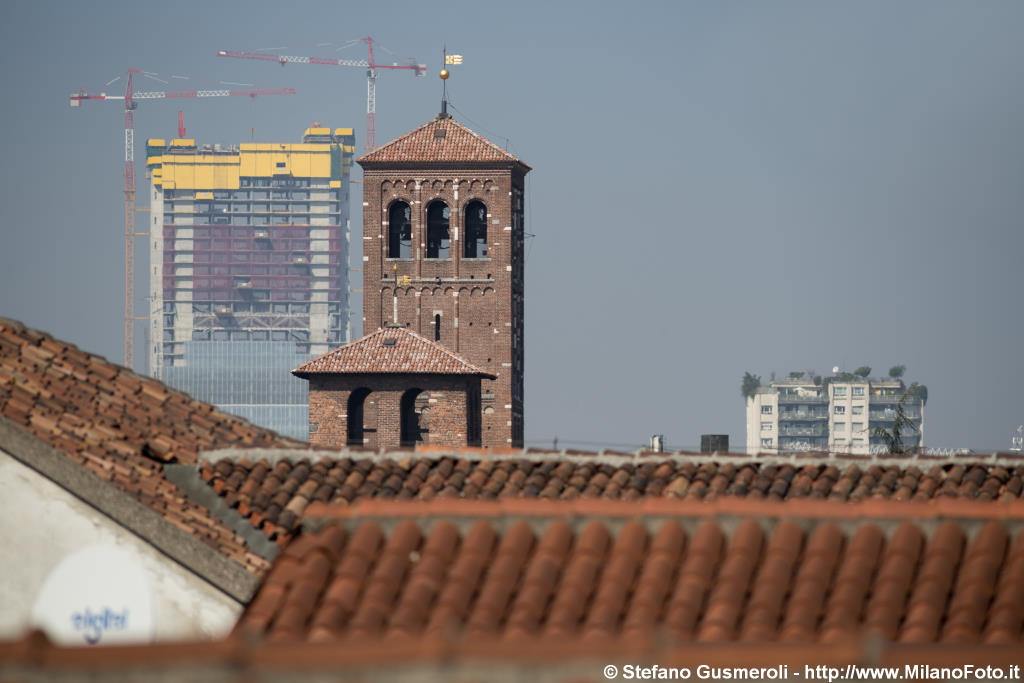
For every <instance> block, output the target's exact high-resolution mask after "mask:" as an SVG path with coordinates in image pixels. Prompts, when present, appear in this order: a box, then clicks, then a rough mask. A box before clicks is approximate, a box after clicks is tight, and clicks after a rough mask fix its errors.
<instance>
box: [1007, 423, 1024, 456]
mask: <svg viewBox="0 0 1024 683" xmlns="http://www.w3.org/2000/svg"><path fill="white" fill-rule="evenodd" d="M1021 448H1024V425H1021V426H1019V427H1017V432H1016V434H1014V436H1013V437H1012V438H1011V439H1010V450H1011V451H1014V452H1016V453H1020V451H1021Z"/></svg>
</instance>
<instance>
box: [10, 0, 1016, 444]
mask: <svg viewBox="0 0 1024 683" xmlns="http://www.w3.org/2000/svg"><path fill="white" fill-rule="evenodd" d="M0 18H2V21H0V32H2V41H0V54H2V59H3V66H4V73H5V79H4V80H5V92H4V100H5V102H4V106H3V109H2V114H0V116H2V124H3V130H4V132H5V134H6V135H5V144H4V154H3V160H2V181H3V182H2V185H0V187H2V193H3V210H2V211H3V213H2V218H3V221H2V227H0V230H2V233H0V234H2V238H0V315H4V316H8V317H13V318H16V319H20V320H22V321H24V322H26V323H27V324H30V325H32V326H35V327H38V328H41V329H43V330H46V331H48V332H51V333H53V334H55V335H57V336H58V337H61V338H63V339H66V340H69V341H72V342H74V343H76V344H78V345H79V346H81V347H83V348H85V349H88V350H90V351H94V352H97V353H100V354H102V355H104V356H107V357H109V358H111V359H113V360H116V361H119V360H120V358H121V339H122V331H121V315H122V296H123V295H122V275H121V273H122V268H123V261H122V240H123V196H122V192H121V186H122V176H121V173H122V164H123V154H124V152H123V132H122V129H123V120H122V110H121V109H120V107H119V105H118V104H116V103H113V102H89V103H86V104H85V105H84V106H83V107H81V108H80V109H71V108H70V107H69V106H68V94H69V93H70V92H73V91H76V90H77V89H78V88H80V87H81V88H86V89H87V90H89V91H94V90H100V89H102V87H103V84H104V83H106V82H107V81H109V80H110V79H111V78H114V77H115V76H116V75H118V74H119V73H122V72H124V71H125V70H126V69H128V68H137V69H143V70H147V71H153V72H158V73H161V74H184V75H189V76H192V77H195V78H197V79H200V80H197V81H195V82H194V84H193V87H197V88H202V87H207V86H208V85H212V83H209V82H208V81H215V80H224V81H235V82H247V83H255V84H258V85H265V86H291V87H294V88H295V89H296V90H297V91H298V94H297V95H294V96H280V97H264V98H261V99H259V100H256V101H250V100H249V99H248V98H219V99H209V100H204V101H194V100H169V99H168V100H159V101H145V102H141V103H140V105H139V108H138V110H137V112H136V139H137V142H138V144H137V150H136V157H137V159H136V164H137V166H138V168H139V169H144V166H145V163H144V146H143V144H142V141H144V140H145V138H147V137H165V138H166V137H173V136H174V135H175V130H176V124H177V112H178V109H183V110H184V112H185V123H186V126H187V128H188V134H189V137H195V138H197V139H198V141H199V142H200V143H213V142H222V143H237V142H241V141H247V140H249V139H250V129H251V128H254V129H255V138H256V140H258V141H259V140H263V141H298V140H299V137H300V136H301V134H302V131H303V130H304V129H305V128H306V127H307V126H309V125H310V124H311V123H312V122H313V121H320V122H322V123H324V124H325V125H330V126H352V127H354V128H356V135H357V141H358V145H359V151H360V153H361V152H362V151H363V149H364V147H363V146H364V144H365V138H364V125H365V96H366V85H365V82H366V79H365V73H364V72H363V71H362V70H360V69H354V68H337V67H326V66H310V65H289V66H288V67H285V68H282V67H279V66H277V65H274V64H270V63H262V62H250V61H244V60H235V59H223V58H217V57H215V53H216V51H217V50H218V49H222V48H229V49H258V48H274V47H284V46H288V50H286V51H285V52H286V53H288V54H299V55H303V54H308V55H317V56H343V57H348V58H353V59H358V58H360V57H363V56H365V54H364V53H363V52H362V50H361V48H360V47H358V46H357V47H354V48H350V49H347V50H344V51H341V52H337V51H336V50H335V48H334V47H330V46H321V47H316V44H318V43H325V42H331V43H335V44H341V43H344V42H345V41H348V40H351V39H358V38H360V37H363V36H367V35H370V36H373V37H374V38H375V39H376V40H379V41H380V43H381V44H383V45H384V46H385V47H387V48H389V49H390V50H392V51H393V52H394V53H395V54H396V55H397V56H398V57H399V58H405V57H415V58H417V60H418V61H420V62H423V63H426V64H428V65H429V67H430V72H429V75H428V76H427V77H426V78H420V79H414V78H413V77H412V76H411V75H409V74H407V73H385V74H383V75H382V76H381V77H380V79H379V80H378V87H377V112H378V113H377V142H378V144H382V143H384V142H386V141H388V140H390V139H392V138H394V137H397V136H398V135H400V134H402V133H405V132H406V131H408V130H410V129H412V128H413V127H415V126H417V125H419V124H421V123H423V122H425V121H426V120H428V119H429V118H431V117H432V116H434V115H435V114H436V113H437V111H438V108H439V99H440V87H439V83H440V82H439V80H438V78H437V76H436V73H437V70H438V68H439V61H440V53H441V48H442V45H444V44H447V46H448V48H449V51H452V52H458V53H461V54H463V55H464V56H465V64H464V65H463V66H461V67H455V69H454V70H453V76H452V78H451V80H450V81H449V92H450V98H451V101H452V103H453V105H454V107H455V110H454V112H453V113H454V115H455V118H456V119H457V120H460V121H461V122H462V123H464V124H466V125H468V126H469V127H470V128H473V129H474V130H476V131H478V132H480V133H482V134H484V135H486V136H488V137H489V138H490V139H492V140H494V141H495V142H497V143H499V144H502V145H504V144H506V141H507V144H508V145H509V150H510V151H511V152H513V153H514V154H516V155H518V156H519V157H520V158H522V159H523V160H524V161H526V162H527V163H528V164H530V165H531V166H533V168H534V171H533V172H532V173H530V175H529V176H528V185H527V192H528V199H527V207H528V211H527V230H528V231H529V232H530V233H533V234H535V235H536V237H533V238H532V239H530V240H529V241H528V243H527V245H528V246H527V250H528V252H527V253H528V257H527V265H526V277H527V296H526V438H527V441H528V442H533V443H538V444H550V443H551V440H552V439H553V438H554V437H555V436H558V437H559V443H560V445H570V444H573V443H575V444H579V445H584V446H589V447H597V446H600V445H601V444H609V445H622V446H631V447H635V446H638V445H640V444H642V443H645V442H646V441H647V438H648V437H649V435H651V434H654V433H662V434H664V435H665V437H666V442H667V445H668V446H669V447H671V448H694V447H696V446H697V445H698V444H699V438H700V434H701V433H728V434H729V435H730V439H731V443H732V445H733V447H734V449H736V448H741V447H742V446H743V443H744V441H745V426H744V408H743V399H742V397H741V395H740V390H739V385H740V378H741V376H742V375H743V372H744V371H747V370H749V371H752V372H754V373H756V374H759V375H761V376H762V377H764V378H765V380H767V379H768V376H769V374H770V373H771V372H772V371H775V372H777V373H778V374H779V375H780V376H781V375H784V374H785V373H787V372H789V371H791V370H805V369H815V370H817V371H818V372H819V373H821V372H826V371H829V370H831V368H832V367H833V366H834V365H838V366H840V367H842V368H843V369H847V370H852V369H853V368H855V367H857V366H859V365H865V364H866V365H871V366H873V367H874V368H875V374H885V372H886V371H887V370H888V368H889V367H890V366H891V365H894V364H897V363H903V364H906V365H907V368H908V370H907V378H908V379H910V380H917V381H920V382H923V383H925V384H927V385H928V387H929V392H930V396H929V402H928V406H927V409H926V418H925V443H926V445H929V446H936V447H969V448H974V449H977V450H993V449H997V448H1002V449H1005V448H1007V447H1008V446H1009V440H1010V436H1011V434H1012V432H1013V431H1014V430H1015V429H1016V427H1017V425H1018V424H1021V423H1022V422H1024V399H1022V397H1024V360H1022V358H1021V339H1022V337H1024V311H1022V307H1021V303H1020V299H1021V292H1022V268H1021V263H1022V260H1024V231H1022V216H1024V40H1022V39H1021V36H1022V35H1024V3H1021V2H1019V1H1017V0H1007V1H1005V2H995V1H990V0H981V1H978V2H964V1H959V2H942V1H938V0H920V1H916V2H893V1H892V0H879V1H875V2H870V1H868V2H864V1H858V2H852V1H850V2H828V3H824V2H818V1H817V0H807V1H806V2H725V1H722V0H713V1H712V0H708V1H706V2H659V3H651V2H636V1H634V2H621V3H614V4H610V3H609V4H604V5H602V4H597V3H593V2H572V3H568V2H567V3H561V2H550V0H548V1H545V2H515V3H509V2H486V1H482V0H475V1H473V2H442V3H425V2H416V3H412V2H408V3H406V2H337V1H335V2H316V3H286V2H280V1H275V2H244V3H243V2H189V1H175V2H159V3H157V2H145V1H141V2H140V1H135V2H124V3H120V2H118V3H115V2H90V3H79V2H41V1H40V2H24V1H11V0H8V1H7V2H4V3H3V4H2V6H0ZM388 59H390V56H389V55H388V53H386V52H384V53H378V60H379V61H386V60H388ZM202 79H207V80H206V81H204V80H202ZM119 87H121V86H120V84H117V85H114V86H110V87H109V88H107V91H108V92H109V93H111V94H114V93H118V94H123V91H119ZM136 88H137V89H139V90H161V89H164V86H163V85H162V84H160V83H158V82H155V81H146V80H145V79H143V80H141V81H139V82H138V83H137V85H136ZM355 177H357V178H358V177H360V174H359V172H358V170H357V171H356V176H355ZM137 183H138V187H139V196H140V201H139V203H140V205H143V206H144V205H145V204H146V203H147V202H146V199H145V197H146V194H145V188H146V187H147V181H146V180H145V178H144V174H143V172H142V170H140V171H139V173H138V180H137ZM352 190H353V202H352V204H353V211H352V216H351V219H352V227H353V234H354V235H355V236H356V239H353V240H352V244H353V247H355V248H356V249H359V248H361V247H360V240H359V239H358V236H359V234H360V232H361V226H362V217H361V214H360V210H359V209H360V200H359V194H360V193H361V186H360V185H353V186H352ZM145 215H146V214H141V216H143V217H144V216H145ZM140 229H141V228H140ZM138 246H139V249H138V258H137V270H138V272H139V275H140V277H139V280H138V283H137V285H136V291H137V293H138V294H139V298H138V303H137V304H136V307H137V310H139V311H141V310H144V299H143V297H144V296H145V293H146V289H147V286H146V282H145V280H144V277H145V276H144V273H145V270H146V265H147V263H146V253H147V252H146V249H145V246H146V245H145V242H144V241H143V240H141V239H140V241H139V245H138ZM360 255H361V254H359V253H358V252H356V253H355V254H353V263H354V264H357V262H358V260H359V256H360ZM357 315H358V313H357ZM357 331H358V330H357ZM142 333H143V328H142V326H141V325H140V327H139V328H138V338H137V339H138V341H137V343H136V346H137V349H138V350H139V354H138V357H139V359H140V361H139V367H141V368H143V369H144V363H145V361H144V358H143V356H142V353H141V349H142V347H143V344H142V343H141V341H142V339H143V337H142Z"/></svg>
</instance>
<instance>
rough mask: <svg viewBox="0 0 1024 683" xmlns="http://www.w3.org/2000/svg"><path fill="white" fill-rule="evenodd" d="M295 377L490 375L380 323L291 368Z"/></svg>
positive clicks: (436, 346) (440, 348)
mask: <svg viewBox="0 0 1024 683" xmlns="http://www.w3.org/2000/svg"><path fill="white" fill-rule="evenodd" d="M292 373H293V374H295V375H297V376H299V377H308V376H309V375H319V374H328V373H395V374H408V373H415V374H432V375H481V376H483V377H489V378H491V379H494V375H492V374H490V373H489V372H487V371H486V370H481V369H480V368H478V367H476V366H475V365H473V364H472V363H470V362H469V361H467V360H466V359H464V358H463V357H462V356H460V355H458V354H457V353H454V352H452V351H450V350H448V349H447V348H446V347H444V346H442V345H441V344H438V343H437V342H433V341H430V340H429V339H427V338H426V337H422V336H420V335H418V334H416V333H415V332H413V331H412V330H410V329H407V328H404V327H383V328H381V329H379V330H377V331H376V332H371V333H370V334H368V335H366V336H365V337H362V338H361V339H357V340H355V341H354V342H349V343H348V344H345V345H344V346H339V347H338V348H336V349H334V350H333V351H328V352H327V353H325V354H323V355H322V356H317V357H316V358H314V359H312V360H310V361H307V362H305V363H303V364H302V365H300V366H299V367H297V368H295V369H294V370H292Z"/></svg>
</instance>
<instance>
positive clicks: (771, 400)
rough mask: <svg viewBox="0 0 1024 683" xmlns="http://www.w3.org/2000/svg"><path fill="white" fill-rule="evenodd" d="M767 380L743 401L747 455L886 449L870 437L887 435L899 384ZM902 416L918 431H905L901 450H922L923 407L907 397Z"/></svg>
mask: <svg viewBox="0 0 1024 683" xmlns="http://www.w3.org/2000/svg"><path fill="white" fill-rule="evenodd" d="M823 384H824V385H822V384H815V383H814V382H813V381H812V380H808V379H781V380H772V382H771V383H770V384H769V385H768V386H766V387H760V388H758V389H757V391H756V392H755V393H754V395H753V397H749V398H747V453H750V454H755V453H800V452H833V453H835V452H839V453H854V454H862V455H866V454H869V453H874V452H880V451H884V450H886V449H887V446H886V443H885V441H884V440H883V439H880V438H877V437H874V436H872V433H873V432H874V429H875V428H876V427H880V428H882V429H884V430H886V431H891V430H892V427H893V422H894V420H895V418H896V406H897V404H898V403H899V402H900V399H901V398H902V396H903V394H904V392H905V391H906V386H905V385H904V384H903V382H902V381H901V380H898V379H860V378H857V379H856V380H852V381H847V380H842V381H840V380H833V381H831V382H826V383H823ZM903 408H904V413H905V414H906V416H907V417H908V418H910V419H911V420H912V421H913V422H914V424H915V426H916V427H917V431H916V432H915V431H912V430H904V431H903V432H902V433H901V441H902V443H903V446H904V448H911V447H915V446H921V445H922V444H923V437H924V402H923V401H922V400H921V399H920V398H918V397H908V398H907V399H906V401H905V402H904V404H903Z"/></svg>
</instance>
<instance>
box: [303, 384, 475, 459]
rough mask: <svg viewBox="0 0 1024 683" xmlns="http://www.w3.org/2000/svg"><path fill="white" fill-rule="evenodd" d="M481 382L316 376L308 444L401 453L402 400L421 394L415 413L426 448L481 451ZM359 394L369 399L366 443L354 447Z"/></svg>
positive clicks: (311, 393)
mask: <svg viewBox="0 0 1024 683" xmlns="http://www.w3.org/2000/svg"><path fill="white" fill-rule="evenodd" d="M480 381H481V380H480V377H478V376H474V375H419V374H365V375H362V374H324V375H312V376H310V378H309V442H310V443H311V444H313V445H317V446H330V447H332V448H342V447H345V446H346V445H361V446H363V447H366V448H372V449H379V448H399V447H401V446H402V445H403V443H402V438H401V436H402V397H403V395H405V393H406V392H407V391H409V390H410V389H413V390H417V389H418V390H420V392H421V393H420V394H419V395H418V397H417V399H416V402H415V412H416V413H417V414H418V415H419V420H418V421H419V426H420V429H421V430H422V431H421V439H422V441H423V442H424V443H426V444H431V445H437V446H446V447H452V448H455V447H459V446H466V445H470V446H476V445H480ZM360 389H362V390H364V391H365V390H366V389H368V390H369V391H370V394H369V395H368V396H366V397H365V399H364V400H363V401H362V406H363V427H364V430H363V439H362V442H361V443H360V442H356V443H352V442H351V439H350V438H349V436H350V432H349V417H350V415H349V412H350V404H349V397H350V396H351V395H352V393H353V392H354V391H358V390H360ZM404 445H410V444H408V443H407V444H404Z"/></svg>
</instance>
